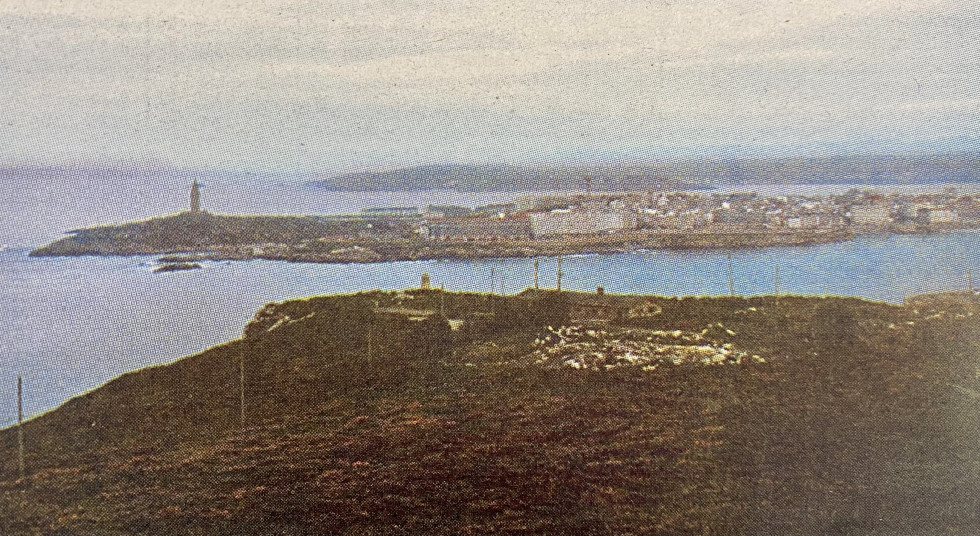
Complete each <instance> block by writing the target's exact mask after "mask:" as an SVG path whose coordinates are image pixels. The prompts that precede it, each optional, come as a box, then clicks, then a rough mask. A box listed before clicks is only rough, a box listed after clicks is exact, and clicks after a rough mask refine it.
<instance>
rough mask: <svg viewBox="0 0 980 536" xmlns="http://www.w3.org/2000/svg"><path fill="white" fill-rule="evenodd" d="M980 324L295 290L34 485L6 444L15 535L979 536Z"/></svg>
mask: <svg viewBox="0 0 980 536" xmlns="http://www.w3.org/2000/svg"><path fill="white" fill-rule="evenodd" d="M978 314H980V308H978V306H977V303H976V301H975V300H972V299H964V298H959V297H958V298H957V299H955V300H954V299H949V300H947V299H943V298H941V297H940V298H937V299H933V300H925V301H917V302H915V305H909V306H904V307H902V306H893V305H887V304H883V303H876V302H869V301H864V300H858V299H847V298H809V297H797V296H782V297H779V298H778V299H777V298H775V297H772V296H763V297H753V298H741V297H724V298H682V299H678V298H666V297H658V296H615V295H613V296H610V295H601V296H600V295H596V294H583V293H569V292H564V293H560V294H559V293H556V292H553V291H542V292H534V291H525V292H524V293H522V294H521V295H516V296H507V297H503V296H493V295H486V294H459V293H444V292H441V291H429V290H412V291H406V292H382V291H374V292H363V293H359V294H354V295H335V296H322V297H313V298H309V299H304V300H293V301H288V302H284V303H276V304H270V305H268V306H266V307H264V308H263V309H262V310H261V311H259V312H258V313H257V314H256V316H255V319H254V320H253V321H252V322H251V323H250V324H249V325H248V326H247V327H246V329H245V332H244V336H243V337H242V338H241V339H237V340H234V341H230V342H228V343H226V344H223V345H220V346H217V347H215V348H212V349H210V350H207V351H205V352H203V353H200V354H197V355H193V356H189V357H186V358H184V359H181V360H179V361H177V362H175V363H173V364H170V365H166V366H157V367H152V368H148V369H145V370H140V371H136V372H133V373H130V374H126V375H124V376H122V377H120V378H118V379H116V380H114V381H112V382H110V383H109V384H107V385H105V386H104V387H102V388H100V389H97V390H95V391H93V392H90V393H88V394H85V395H82V396H80V397H77V398H75V399H73V400H71V401H69V402H68V403H66V404H64V405H63V406H62V407H60V408H58V409H56V410H54V411H51V412H49V413H46V414H44V415H41V416H39V417H37V418H35V419H33V420H31V421H29V422H28V423H27V424H26V425H25V436H26V441H27V451H28V456H27V466H28V468H29V476H28V477H27V478H26V479H24V480H22V481H18V480H17V466H16V456H15V454H14V453H15V449H16V435H15V433H14V430H13V429H7V430H4V431H2V432H0V511H2V512H3V516H0V533H3V534H29V533H30V534H37V533H41V534H99V535H105V534H209V535H213V534H227V535H232V534H236V535H238V534H273V533H274V534H297V535H298V534H311V533H317V534H324V533H356V534H500V533H506V534H531V533H533V534H624V533H632V534H700V533H712V534H759V533H768V534H828V533H850V532H859V533H882V534H895V533H902V534H916V533H936V532H940V533H948V534H974V533H976V532H977V530H978V529H980V519H978V517H977V515H978V514H977V512H978V511H980V510H978V508H977V507H978V502H980V499H978V497H980V476H978V475H980V472H978V471H977V467H978V466H980V451H978V449H977V447H976V438H977V434H978V432H980V414H978V406H977V397H980V394H978V393H977V390H978V387H980V385H978V384H980V381H978V379H977V367H978V363H977V361H976V355H978V351H980V325H978V323H977V322H976V318H977V315H978ZM603 320H606V321H607V322H603ZM240 365H241V366H242V368H241V369H240V368H239V367H240ZM241 372H244V375H243V376H244V392H245V406H244V415H245V422H244V425H242V424H241V423H240V418H241V412H242V407H241V406H240V398H239V379H240V377H242V376H240V373H241ZM974 395H976V396H974Z"/></svg>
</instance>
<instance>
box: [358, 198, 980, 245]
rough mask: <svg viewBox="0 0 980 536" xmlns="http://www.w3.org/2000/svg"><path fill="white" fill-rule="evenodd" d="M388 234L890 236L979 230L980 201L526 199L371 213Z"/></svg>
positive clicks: (455, 237)
mask: <svg viewBox="0 0 980 536" xmlns="http://www.w3.org/2000/svg"><path fill="white" fill-rule="evenodd" d="M363 216H365V217H370V218H380V219H381V220H382V221H384V222H385V223H386V224H387V225H388V227H389V228H391V227H392V226H394V227H395V228H398V227H402V232H403V233H404V232H406V231H408V228H409V227H410V228H411V232H412V233H414V234H416V235H421V236H422V237H424V238H426V239H429V240H438V241H487V240H521V239H539V238H553V237H559V236H569V235H601V234H613V233H621V232H632V231H648V232H656V231H662V232H669V231H703V232H739V231H754V232H758V231H766V230H770V231H771V230H794V229H827V230H831V229H843V228H854V229H855V230H858V231H870V230H875V229H879V230H887V229H888V228H890V227H893V226H937V225H943V224H948V225H957V224H959V225H973V224H980V196H978V195H959V194H957V192H956V191H955V190H952V189H948V190H946V191H944V192H942V193H932V194H887V195H885V194H881V193H877V192H874V191H867V190H850V191H848V192H846V193H843V194H840V195H831V196H804V195H787V196H768V197H767V196H763V195H760V194H758V193H696V192H661V193H653V192H645V193H624V194H568V195H546V196H525V197H521V198H519V199H517V200H516V201H515V202H514V203H505V204H493V205H487V206H483V207H477V208H475V209H471V208H467V207H461V206H437V205H429V206H428V207H425V209H423V210H420V209H419V208H418V207H387V208H372V209H365V210H364V212H363Z"/></svg>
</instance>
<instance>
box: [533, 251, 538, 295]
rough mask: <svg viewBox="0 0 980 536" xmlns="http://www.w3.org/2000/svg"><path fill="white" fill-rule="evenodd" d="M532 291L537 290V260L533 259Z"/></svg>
mask: <svg viewBox="0 0 980 536" xmlns="http://www.w3.org/2000/svg"><path fill="white" fill-rule="evenodd" d="M534 290H538V259H534Z"/></svg>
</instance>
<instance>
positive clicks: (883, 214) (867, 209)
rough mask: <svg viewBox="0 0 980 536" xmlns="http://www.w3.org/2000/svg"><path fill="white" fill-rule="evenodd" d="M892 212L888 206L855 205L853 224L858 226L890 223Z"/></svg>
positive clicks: (852, 210) (852, 211)
mask: <svg viewBox="0 0 980 536" xmlns="http://www.w3.org/2000/svg"><path fill="white" fill-rule="evenodd" d="M890 215H891V210H890V209H889V208H888V206H887V205H854V206H852V207H851V222H852V223H856V224H858V225H876V224H882V223H888V222H889V216H890Z"/></svg>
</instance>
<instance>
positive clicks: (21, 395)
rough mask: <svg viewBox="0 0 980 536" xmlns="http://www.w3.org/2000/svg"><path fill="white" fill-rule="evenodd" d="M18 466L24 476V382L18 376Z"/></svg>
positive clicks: (22, 476) (21, 475)
mask: <svg viewBox="0 0 980 536" xmlns="http://www.w3.org/2000/svg"><path fill="white" fill-rule="evenodd" d="M17 467H18V468H19V469H20V478H24V473H25V471H24V384H23V380H22V379H21V377H20V376H17Z"/></svg>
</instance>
